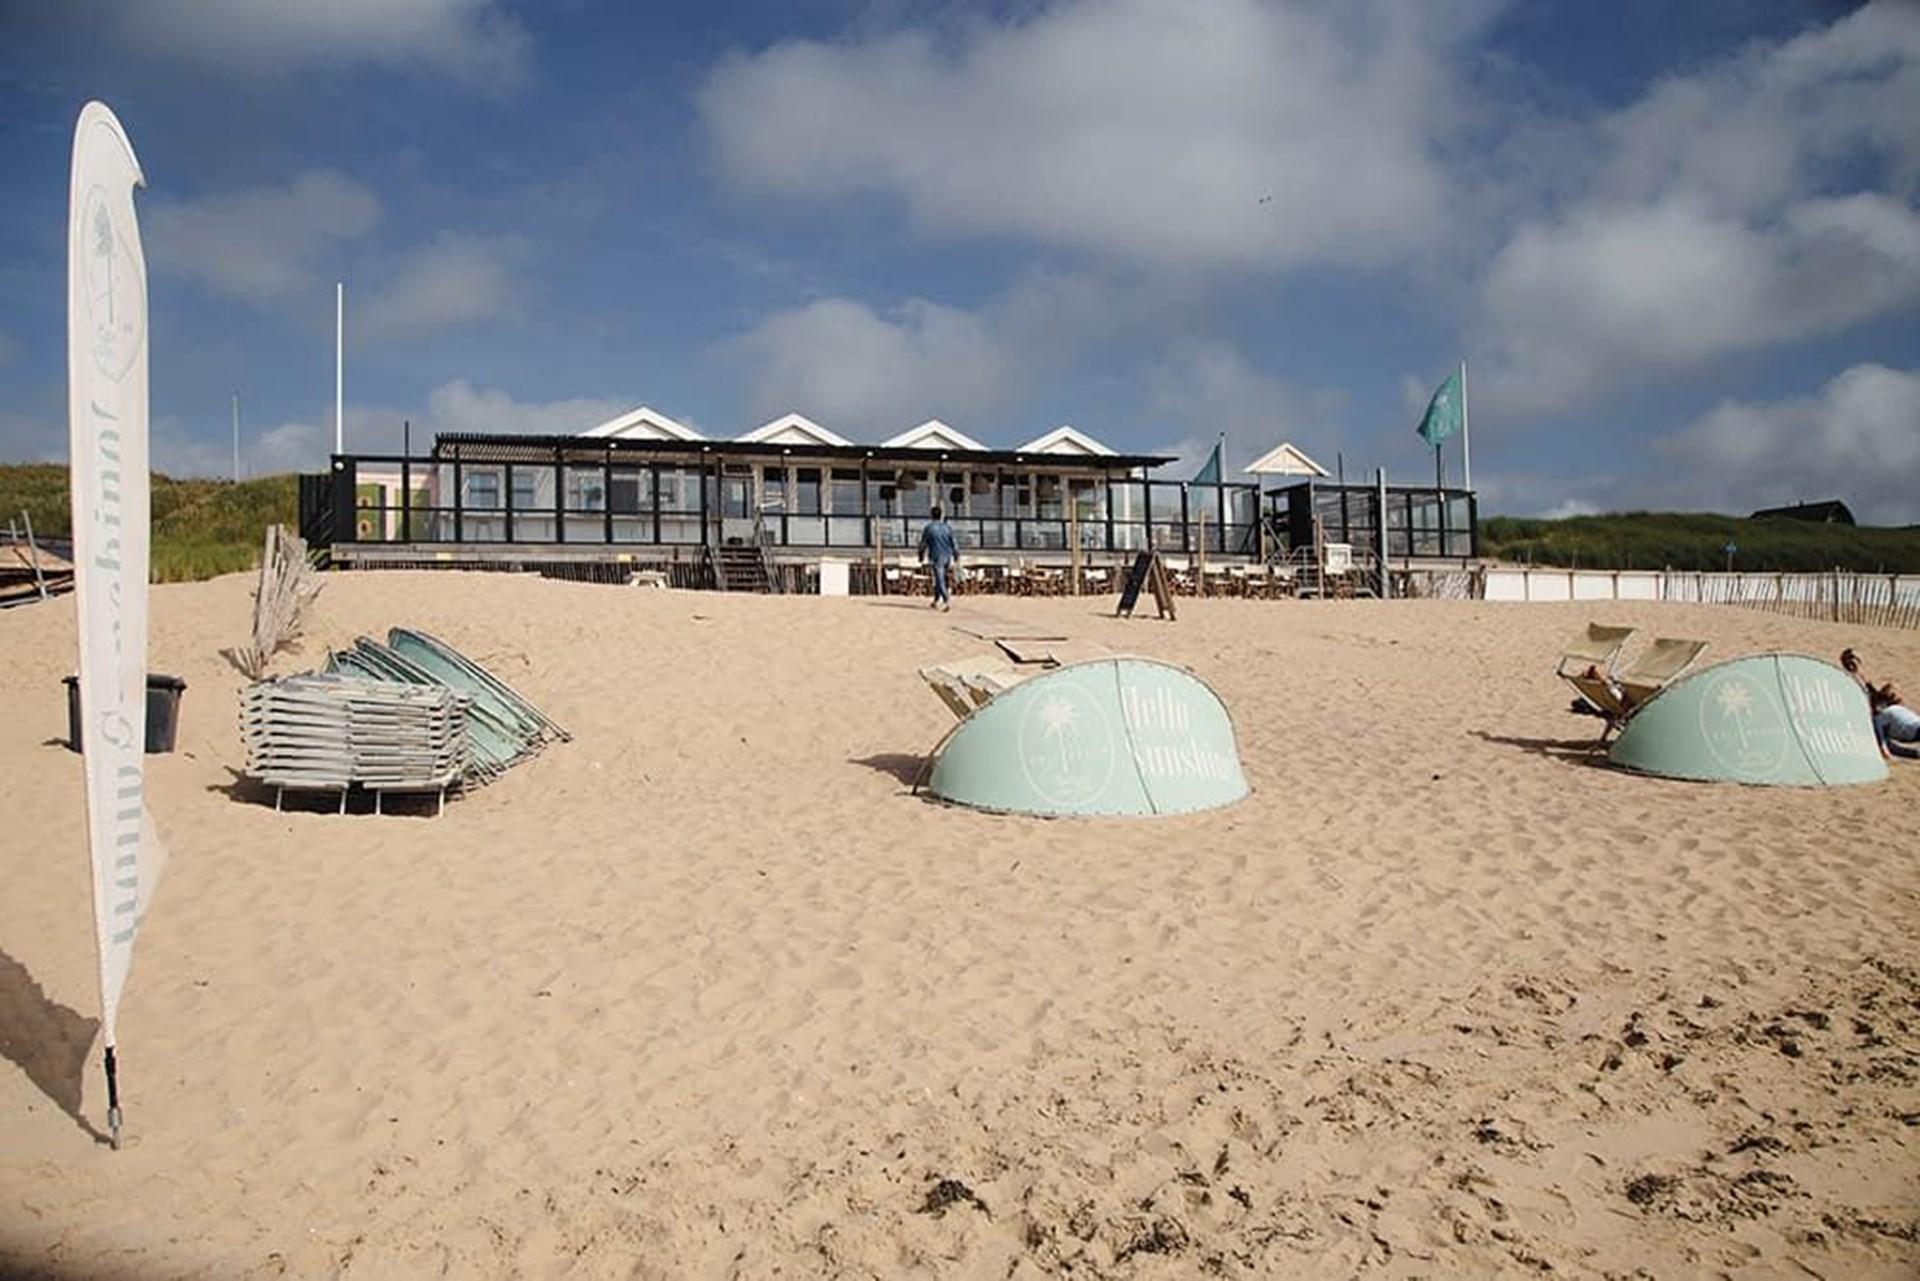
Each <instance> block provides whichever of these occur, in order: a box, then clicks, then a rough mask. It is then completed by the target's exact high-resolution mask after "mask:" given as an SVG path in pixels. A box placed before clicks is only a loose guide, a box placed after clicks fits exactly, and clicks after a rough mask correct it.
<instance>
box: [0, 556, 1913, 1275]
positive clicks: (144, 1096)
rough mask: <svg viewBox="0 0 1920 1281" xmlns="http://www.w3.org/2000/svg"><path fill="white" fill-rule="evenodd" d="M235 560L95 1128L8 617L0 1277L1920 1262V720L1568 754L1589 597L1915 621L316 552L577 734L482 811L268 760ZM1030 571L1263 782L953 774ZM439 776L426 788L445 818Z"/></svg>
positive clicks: (1852, 633)
mask: <svg viewBox="0 0 1920 1281" xmlns="http://www.w3.org/2000/svg"><path fill="white" fill-rule="evenodd" d="M250 588H251V583H250V582H249V581H248V579H246V578H245V577H232V578H226V579H221V580H216V581H214V582H210V583H203V584H196V585H184V586H168V587H160V588H157V589H155V591H154V594H153V616H154V625H153V639H152V645H151V652H152V664H153V667H154V668H155V669H156V670H159V671H164V672H170V673H173V674H177V675H180V676H182V677H184V678H186V680H187V681H188V684H189V688H188V691H187V694H186V697H185V705H184V715H183V722H182V727H181V732H180V740H179V749H180V750H179V751H177V752H176V753H174V754H173V755H169V756H162V757H155V758H151V759H152V770H151V783H150V796H151V804H152V808H153V810H154V812H155V814H156V816H157V818H158V819H159V821H160V824H161V826H162V828H163V829H164V831H165V833H166V835H167V837H168V839H169V844H170V847H171V851H172V862H171V864H170V866H169V867H168V869H167V873H166V878H165V880H164V881H163V883H162V884H161V886H160V891H159V897H158V900H157V902H156V904H155V907H154V910H153V913H152V915H151V916H150V918H149V920H148V922H147V925H146V928H145V932H144V933H143V934H142V936H141V938H140V941H139V948H138V953H137V956H136V958H135V963H134V970H133V975H132V979H131V981H130V984H129V987H128V991H127V995H126V998H125V1002H124V1004H123V1007H122V1014H121V1025H120V1044H121V1052H122V1056H123V1068H122V1078H123V1085H124V1090H125V1095H126V1098H125V1102H126V1107H127V1137H128V1142H127V1146H126V1148H125V1149H124V1150H123V1151H121V1152H118V1153H115V1152H112V1151H110V1150H109V1149H108V1148H107V1147H106V1146H105V1145H104V1144H103V1143H102V1142H101V1141H100V1137H99V1130H100V1129H101V1128H102V1127H103V1126H104V1117H105V1101H104V1087H103V1085H102V1082H101V1077H100V1072H99V1068H98V1057H97V1055H98V1052H97V1048H95V1047H94V1045H93V1042H94V1039H95V1034H96V1031H97V1028H96V1025H95V1023H94V1013H95V1011H96V1010H97V997H96V993H95V989H94V961H93V954H92V941H91V940H92V934H91V925H90V917H89V906H88V897H87V893H88V891H87V862H86V856H85V851H84V845H83V837H82V828H81V819H82V811H81V799H80V796H81V793H80V787H81V784H80V770H79V762H78V758H77V757H75V756H73V755H72V754H70V753H69V752H68V751H66V749H65V748H64V746H62V745H61V744H60V742H59V740H60V739H61V738H62V736H63V735H64V732H65V706H64V701H63V692H62V689H61V686H60V681H59V678H60V677H61V675H63V674H64V673H65V672H67V671H68V670H70V664H71V662H72V655H73V651H74V641H73V604H72V600H71V598H68V599H65V600H60V601H56V602H53V603H51V604H47V605H34V606H30V607H27V608H23V609H17V610H13V611H10V612H8V613H5V614H3V615H0V650H3V651H4V653H5V654H6V656H7V662H6V663H5V665H4V669H0V700H4V706H5V707H6V709H7V713H6V716H5V718H4V730H0V777H4V778H5V779H6V785H5V797H6V804H5V812H4V823H5V835H4V836H3V837H0V849H3V850H4V853H3V854H0V877H3V878H4V880H3V881H0V883H3V884H4V886H5V889H4V891H3V892H0V1051H4V1061H0V1117H4V1118H5V1121H4V1140H3V1141H0V1272H5V1271H10V1272H13V1273H24V1274H26V1275H47V1276H54V1277H62V1278H65V1277H82V1276H86V1277H122V1276H125V1277H167V1276H187V1275H195V1276H223V1277H254V1276H276V1275H283V1274H284V1275H294V1276H331V1275H338V1276H347V1277H412V1276H442V1275H454V1276H509V1275H529V1276H542V1275H566V1276H587V1277H600V1276H610V1277H626V1276H637V1277H679V1276H689V1277H729V1276H739V1277H765V1276H773V1275H780V1276H802V1277H810V1276H851V1277H864V1276H877V1277H896V1276H940V1277H975V1276H979V1277H1009V1276H1012V1277H1020V1276H1039V1275H1054V1274H1068V1275H1073V1276H1081V1277H1175V1276H1179V1277H1186V1276H1195V1275H1223V1276H1238V1277H1252V1276H1291V1275H1299V1276H1343V1275H1359V1274H1365V1275H1370V1276H1376V1275H1377V1276H1417V1275H1449V1274H1453V1275H1458V1274H1511V1275H1535V1274H1539V1273H1545V1272H1551V1273H1553V1274H1556V1275H1562V1276H1596V1277H1597V1276H1662V1277H1670V1276H1699V1275H1728V1276H1739V1277H1770V1276H1783V1277H1784V1276H1795V1277H1798V1276H1808V1275H1816V1276H1829V1277H1840V1276H1848V1277H1895V1276H1910V1275H1913V1273H1914V1272H1915V1270H1916V1269H1917V1268H1920V1242H1917V1241H1916V1234H1917V1231H1920V1162H1917V1161H1916V1152H1917V1148H1916V1137H1917V1134H1920V1132H1916V1130H1915V1128H1914V1127H1915V1126H1916V1124H1920V1080H1917V1075H1916V1074H1920V1004H1916V1002H1917V1001H1920V941H1917V940H1916V926H1917V925H1920V903H1917V902H1916V893H1917V892H1920V872H1917V871H1916V866H1915V864H1916V857H1917V856H1920V830H1917V829H1916V826H1915V819H1914V815H1915V812H1916V806H1915V803H1916V801H1920V762H1896V763H1895V767H1894V771H1893V773H1894V777H1893V779H1892V780H1891V781H1890V782H1888V783H1886V784H1882V785H1879V786H1874V787H1868V788H1854V789H1834V790H1831V791H1802V790H1786V789H1762V788H1743V787H1734V786H1707V785H1697V784H1685V783H1674V782H1663V781H1656V780H1650V779H1644V778H1637V777H1632V776H1628V775H1624V774H1621V773H1617V772H1614V771H1611V770H1608V769H1605V768H1599V767H1595V766H1594V765H1592V764H1590V763H1588V762H1586V761H1585V760H1584V759H1582V757H1581V755H1580V752H1579V747H1580V744H1581V740H1582V739H1583V738H1584V737H1588V736H1590V735H1591V734H1592V731H1593V729H1594V725H1595V723H1594V722H1591V721H1587V720H1584V719H1581V718H1577V717H1574V716H1571V715H1569V714H1568V713H1567V711H1566V704H1567V700H1568V691H1567V690H1565V689H1564V688H1563V687H1562V686H1561V685H1560V684H1559V683H1558V682H1557V681H1556V680H1555V679H1554V678H1553V677H1552V675H1551V668H1552V664H1553V660H1554V657H1555V655H1556V654H1557V652H1558V644H1559V642H1560V640H1561V639H1562V638H1563V637H1564V636H1565V635H1567V634H1568V633H1570V632H1572V631H1574V630H1575V629H1576V628H1578V627H1579V626H1580V625H1581V624H1582V623H1583V622H1584V621H1585V620H1587V619H1588V618H1596V619H1602V620H1606V621H1627V622H1632V623H1636V624H1640V625H1642V626H1644V627H1648V628H1653V629H1657V630H1658V631H1660V632H1662V633H1664V634H1676V635H1691V636H1699V637H1704V638H1706V639H1708V640H1710V641H1711V642H1712V643H1713V649H1712V650H1711V651H1710V654H1709V656H1710V657H1714V656H1720V657H1725V656H1731V655H1735V654H1740V653H1746V652H1753V651H1756V650H1760V649H1765V648H1789V649H1799V650H1803V651H1807V652H1811V653H1815V654H1819V655H1823V656H1830V655H1831V654H1833V653H1835V652H1837V651H1838V650H1839V649H1840V648H1841V646H1842V645H1843V644H1852V645H1855V646H1856V647H1858V648H1859V649H1860V650H1861V651H1862V652H1863V654H1864V655H1865V657H1866V659H1867V663H1868V666H1869V669H1870V671H1871V672H1872V673H1874V674H1875V675H1882V674H1884V675H1891V676H1898V677H1902V678H1904V680H1905V683H1906V684H1907V685H1909V686H1910V687H1911V686H1913V685H1920V633H1912V632H1894V631H1884V632H1875V631H1863V630H1861V629H1848V628H1839V627H1835V626H1831V625H1828V624H1822V623H1813V622H1805V621H1799V620H1791V619H1785V618H1777V617H1774V616H1771V615H1767V614H1761V613H1754V612H1747V611H1741V610H1734V609H1728V608H1714V607H1681V606H1652V605H1649V606H1619V605H1610V604H1609V605H1591V606H1589V605H1574V606H1556V605H1509V606H1499V605H1486V604H1478V603H1465V602H1400V603H1393V604H1381V603H1376V602H1252V601H1206V602H1187V601H1183V602H1182V603H1181V614H1180V621H1179V622H1177V623H1171V624H1169V623H1162V622H1158V621H1149V620H1146V619H1142V620H1136V621H1117V620H1113V619H1111V618H1108V617H1106V616H1105V615H1106V613H1107V611H1108V610H1109V609H1110V601H1108V600H1104V599H1102V600H1091V599H1090V600H1057V601H1009V600H1003V599H991V600H963V601H962V603H961V604H960V605H959V606H958V607H956V609H955V610H954V612H953V613H952V614H951V615H949V616H945V617H942V616H938V615H934V614H932V613H930V612H929V611H927V610H926V609H924V608H922V607H920V606H918V605H917V604H914V603H910V602H905V601H899V600H867V599H851V600H848V599H837V600H836V599H820V598H745V597H726V596H718V595H712V594H695V593H682V592H668V591H656V590H642V589H627V588H617V587H603V586H593V585H586V584H569V583H558V582H546V581H541V580H538V579H534V578H523V577H511V576H504V575H461V574H403V573H386V574H361V575H335V576H330V577H329V578H328V579H327V580H326V586H325V590H324V592H323V593H322V595H321V597H320V600H319V602H318V604H317V606H316V609H315V614H314V618H313V620H312V623H311V624H310V627H309V631H308V634H307V636H306V637H305V638H304V640H303V641H302V642H301V644H300V648H299V650H298V651H297V652H292V653H284V654H282V655H281V656H280V657H279V658H278V659H277V660H276V662H275V664H274V670H275V671H277V672H287V671H294V670H301V669H303V668H306V667H311V666H313V665H315V664H317V663H318V662H319V661H320V660H321V659H322V658H323V657H324V654H325V651H326V648H327V646H328V645H330V644H331V645H340V644H345V643H347V642H349V641H350V640H351V639H352V638H353V637H354V636H355V635H356V634H360V633H378V632H383V631H384V630H385V629H386V628H387V627H388V626H390V625H394V624H405V625H412V626H416V627H421V628H424V629H426V630H429V631H432V632H434V633H437V634H439V635H440V636H442V637H444V638H445V639H447V640H449V641H451V642H452V643H454V644H455V645H458V646H460V647H462V648H463V649H465V650H466V651H467V652H468V653H470V654H472V655H473V656H475V657H477V658H479V659H480V660H482V661H483V662H486V663H488V664H489V665H491V666H493V667H494V668H495V669H496V670H497V671H498V672H499V673H500V674H501V675H503V676H504V677H506V678H507V679H508V680H509V681H511V682H513V683H514V684H515V685H516V686H518V687H519V688H520V689H521V690H522V691H523V692H525V693H526V694H528V695H529V696H530V697H532V698H533V699H534V700H535V701H536V702H537V703H539V704H540V705H541V706H543V707H544V708H545V709H547V710H548V711H549V712H551V713H552V714H553V715H554V716H555V717H557V718H558V719H559V720H560V721H561V722H563V723H564V724H566V725H567V726H568V727H569V728H570V729H572V730H573V732H574V734H575V740H574V741H573V742H572V743H569V744H560V745H557V746H555V747H553V748H551V749H549V750H548V751H547V752H546V753H545V754H543V755H542V756H540V757H538V758H536V759H535V760H533V761H532V762H530V763H528V764H526V765H523V766H521V767H520V768H518V769H516V770H514V771H513V772H512V773H511V774H509V775H508V776H507V777H506V778H504V779H503V780H501V781H500V782H498V783H495V784H493V785H492V786H489V787H486V788H484V789H481V790H479V791H477V792H475V793H473V794H471V795H468V796H466V797H464V798H461V799H458V800H455V801H453V802H450V803H449V804H448V805H447V807H446V810H445V812H444V814H443V815H441V816H440V817H438V818H434V817H431V816H427V815H423V814H422V813H421V811H420V809H419V807H415V809H414V811H413V812H411V813H408V814H403V815H389V816H387V817H384V818H381V817H374V816H372V815H370V814H368V815H358V814H356V815H352V816H348V817H345V818H342V817H339V816H336V815H334V814H332V813H330V812H327V810H326V807H325V806H324V805H315V806H312V807H310V808H309V809H308V810H307V811H305V812H288V813H276V812H275V811H274V809H273V807H272V804H271V801H270V798H269V799H267V800H266V801H265V803H263V798H262V797H261V796H260V795H259V794H258V793H256V792H254V791H253V790H252V789H250V788H249V787H247V786H246V785H245V784H244V783H242V782H240V781H239V780H238V777H237V770H238V766H239V764H240V762H241V747H240V743H239V740H238V735H237V731H236V724H235V707H236V698H235V695H236V691H237V690H238V689H239V688H240V687H241V684H242V678H241V677H240V675H239V674H238V673H237V672H236V671H235V670H234V668H233V667H232V666H231V665H230V664H229V663H227V662H226V661H225V660H224V659H223V658H222V657H221V655H220V653H219V651H220V650H221V649H222V648H223V647H229V646H233V645H235V644H238V643H240V642H241V641H242V640H243V638H244V637H245V636H246V634H247V628H248V619H249V613H248V609H249V591H250ZM981 613H991V614H993V615H995V616H999V617H1013V618H1018V619H1020V620H1022V621H1023V622H1031V623H1033V624H1035V625H1037V626H1040V627H1043V628H1058V629H1059V630H1061V631H1064V632H1065V633H1067V634H1070V635H1072V636H1074V637H1075V638H1077V639H1080V640H1084V641H1087V642H1090V643H1094V644H1106V645H1110V646H1113V647H1115V648H1120V649H1126V650H1131V651H1134V652H1139V653H1145V654H1151V655H1155V656H1159V657H1163V658H1167V659H1170V660H1172V661H1176V662H1180V663H1184V664H1187V665H1189V666H1191V667H1192V668H1193V669H1194V670H1196V671H1197V672H1199V673H1200V674H1201V675H1202V676H1204V677H1205V678H1206V679H1208V680H1209V681H1211V682H1212V683H1213V684H1214V685H1215V686H1216V687H1217V688H1218V689H1219V691H1220V692H1221V694H1222V695H1223V697H1224V698H1225V700H1226V702H1227V704H1228V706H1229V707H1230V708H1231V709H1232V710H1233V713H1234V715H1235V718H1236V721H1237V724H1238V728H1239V734H1240V747H1241V753H1242V756H1243V759H1244V762H1245V767H1246V773H1247V775H1248V778H1249V780H1250V781H1251V783H1252V785H1253V788H1254V793H1253V795H1252V797H1251V798H1249V799H1248V800H1247V801H1245V802H1243V803H1242V804H1239V805H1237V806H1234V807H1232V808H1229V809H1225V810H1220V811H1215V812H1212V813H1208V814H1203V815H1197V816H1188V817H1183V818H1169V819H1159V820H1145V821H1139V820H1136V821H1127V820H1092V821H1088V820H1062V821H1041V820H1033V819H1023V818H1012V817H994V816H988V815H984V814H979V813H974V812H970V811H966V810H961V809H955V808H948V807H945V806H941V805H938V804H933V803H929V802H927V801H924V800H921V799H918V798H915V797H913V796H912V795H910V794H909V792H908V788H907V785H906V783H907V780H909V779H910V778H911V776H912V774H913V772H914V771H915V770H916V769H917V767H918V764H919V755H920V754H921V753H922V752H924V751H925V750H926V749H927V748H928V747H929V746H931V745H932V744H933V743H934V742H935V741H936V740H937V739H938V737H939V735H940V734H941V733H942V732H943V731H944V730H945V728H946V727H947V726H948V725H949V724H950V723H951V718H950V715H949V713H948V712H947V711H946V710H945V709H944V708H943V707H942V706H941V704H940V703H939V702H938V701H937V700H936V699H935V698H934V696H933V695H932V694H931V693H930V692H929V691H928V690H927V689H926V688H925V687H924V686H923V685H922V684H921V683H920V682H919V680H918V679H917V677H916V676H915V674H914V669H915V668H916V667H917V666H919V665H922V664H926V663H930V662H936V661H942V660H947V659H956V658H963V657H970V656H976V655H978V654H980V653H981V652H982V647H981V643H980V642H979V641H977V640H974V639H971V638H969V637H966V636H964V635H961V634H960V633H958V632H956V631H955V630H953V627H952V625H953V624H959V623H964V622H965V621H966V620H967V618H968V617H969V616H977V615H979V614H981ZM429 809H430V807H429Z"/></svg>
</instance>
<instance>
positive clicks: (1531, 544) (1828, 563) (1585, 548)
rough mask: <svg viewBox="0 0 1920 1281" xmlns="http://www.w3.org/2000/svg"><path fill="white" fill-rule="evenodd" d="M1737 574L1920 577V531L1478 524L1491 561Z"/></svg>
mask: <svg viewBox="0 0 1920 1281" xmlns="http://www.w3.org/2000/svg"><path fill="white" fill-rule="evenodd" d="M1729 541H1731V542H1733V544H1734V545H1735V546H1736V547H1737V548H1738V549H1739V550H1738V551H1736V552H1735V553H1734V557H1733V567H1734V568H1735V569H1737V570H1746V571H1749V572H1761V573H1780V572H1785V573H1794V572H1809V571H1816V570H1823V569H1834V568H1836V567H1837V568H1840V569H1848V570H1856V571H1860V572H1864V573H1887V574H1895V573H1898V574H1912V573H1920V529H1879V528H1872V527H1869V526H1860V525H1821V524H1814V523H1812V522H1810V521H1800V520H1783V519H1777V518H1776V519H1772V520H1748V519H1746V518H1744V517H1740V516H1720V515H1716V514H1714V513H1712V512H1623V513H1615V514H1609V515H1604V516H1574V517H1570V518H1568V519H1566V520H1538V519H1530V518H1525V517H1513V516H1495V517H1492V518H1490V519H1488V520H1485V521H1483V522H1481V525H1480V552H1481V555H1483V556H1486V557H1488V558H1489V559H1497V560H1503V561H1508V562H1518V563H1531V564H1535V565H1565V566H1578V567H1581V568H1588V569H1667V568H1671V569H1686V570H1716V569H1725V568H1726V567H1727V554H1726V550H1725V549H1726V545H1727V543H1728V542H1729Z"/></svg>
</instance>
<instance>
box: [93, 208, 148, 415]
mask: <svg viewBox="0 0 1920 1281" xmlns="http://www.w3.org/2000/svg"><path fill="white" fill-rule="evenodd" d="M82 219H83V221H82V223H81V225H82V226H83V227H85V228H86V247H85V250H84V252H85V254H86V273H87V329H88V333H89V334H90V336H91V337H92V339H93V363H94V366H95V367H96V368H97V369H99V371H100V373H101V376H102V377H105V378H107V379H109V380H110V381H113V382H119V381H120V380H121V379H122V378H125V377H126V376H127V371H128V370H129V369H131V368H133V361H134V357H135V356H137V355H138V354H139V351H140V339H141V337H142V333H141V329H142V326H143V325H144V324H145V323H146V308H145V307H144V306H142V305H141V303H142V299H141V289H142V286H141V279H140V276H141V273H140V271H139V269H138V268H137V267H136V266H135V264H134V261H133V254H132V253H131V252H130V251H129V250H128V248H127V242H126V239H125V237H123V236H122V235H121V234H120V229H119V228H118V227H117V226H116V225H115V224H114V220H113V211H112V210H111V209H110V208H108V206H107V197H106V193H105V191H104V190H103V189H101V188H99V187H95V188H94V189H93V190H92V191H90V192H88V193H87V204H86V211H85V213H84V214H83V215H82Z"/></svg>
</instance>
